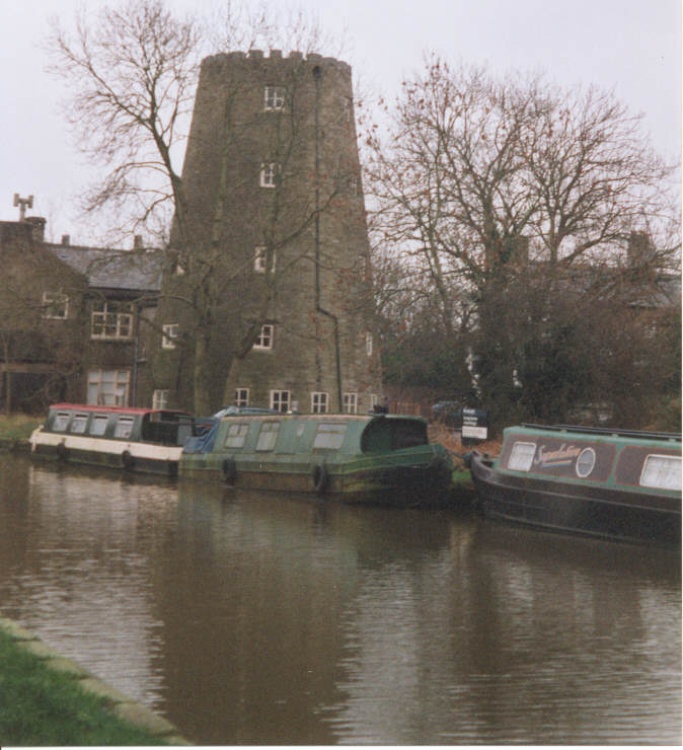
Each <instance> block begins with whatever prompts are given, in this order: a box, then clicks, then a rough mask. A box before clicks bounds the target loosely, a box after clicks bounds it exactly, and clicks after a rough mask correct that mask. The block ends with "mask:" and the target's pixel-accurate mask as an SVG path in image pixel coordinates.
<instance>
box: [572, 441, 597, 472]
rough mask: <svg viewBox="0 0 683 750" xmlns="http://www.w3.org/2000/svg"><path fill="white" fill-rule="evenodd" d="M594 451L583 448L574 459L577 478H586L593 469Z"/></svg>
mask: <svg viewBox="0 0 683 750" xmlns="http://www.w3.org/2000/svg"><path fill="white" fill-rule="evenodd" d="M595 459H596V456H595V451H594V450H593V449H592V448H584V449H583V450H582V451H581V453H579V457H578V458H577V459H576V474H577V476H579V477H582V478H584V477H587V476H589V475H590V473H591V472H592V471H593V469H594V468H595Z"/></svg>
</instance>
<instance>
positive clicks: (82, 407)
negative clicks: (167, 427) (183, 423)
mask: <svg viewBox="0 0 683 750" xmlns="http://www.w3.org/2000/svg"><path fill="white" fill-rule="evenodd" d="M50 411H51V412H53V411H78V412H94V411H96V412H97V413H98V414H104V413H107V414H111V413H113V414H133V415H136V414H169V415H171V414H174V415H176V414H178V415H185V416H190V415H189V414H187V412H184V411H180V410H177V409H146V408H144V407H141V406H98V405H97V404H71V403H66V402H65V403H59V404H52V405H51V406H50Z"/></svg>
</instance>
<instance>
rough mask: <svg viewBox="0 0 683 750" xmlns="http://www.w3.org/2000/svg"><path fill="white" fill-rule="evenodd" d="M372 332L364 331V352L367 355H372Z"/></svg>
mask: <svg viewBox="0 0 683 750" xmlns="http://www.w3.org/2000/svg"><path fill="white" fill-rule="evenodd" d="M372 344H373V341H372V334H371V333H366V334H365V353H366V354H367V355H368V357H372Z"/></svg>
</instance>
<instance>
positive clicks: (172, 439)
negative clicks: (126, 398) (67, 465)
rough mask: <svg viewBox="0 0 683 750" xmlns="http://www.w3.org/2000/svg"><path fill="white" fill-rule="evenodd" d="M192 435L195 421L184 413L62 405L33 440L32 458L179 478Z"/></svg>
mask: <svg viewBox="0 0 683 750" xmlns="http://www.w3.org/2000/svg"><path fill="white" fill-rule="evenodd" d="M194 431H195V428H194V420H193V418H192V416H191V415H189V414H186V413H185V412H182V411H172V410H165V409H142V408H128V407H118V406H92V405H87V404H68V403H60V404H53V405H52V406H51V407H50V409H49V412H48V415H47V419H46V420H45V424H43V425H42V426H41V427H39V428H38V429H36V430H34V432H33V434H32V435H31V438H30V443H31V454H32V455H33V456H35V457H39V458H43V457H44V458H53V459H56V460H59V461H62V462H74V463H82V464H92V465H96V466H110V467H114V468H119V469H125V470H127V471H139V472H150V473H156V474H165V475H167V476H177V474H178V461H179V460H180V455H181V453H182V451H183V445H184V444H185V441H186V440H187V439H188V438H190V437H192V436H193V434H194Z"/></svg>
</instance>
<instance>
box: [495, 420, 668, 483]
mask: <svg viewBox="0 0 683 750" xmlns="http://www.w3.org/2000/svg"><path fill="white" fill-rule="evenodd" d="M496 466H497V469H498V470H500V471H503V472H509V473H513V474H526V475H529V476H533V475H535V476H536V477H539V478H540V477H542V478H544V479H554V480H557V481H563V482H582V483H587V482H589V483H592V484H604V485H609V486H613V487H630V488H638V489H642V490H643V491H645V490H647V489H650V490H654V489H658V490H666V491H671V492H680V491H681V436H680V435H677V434H669V433H655V432H645V431H635V430H622V431H619V430H611V429H609V428H583V427H570V426H563V425H559V426H553V427H545V426H541V425H520V426H518V427H508V428H506V429H505V430H504V431H503V445H502V447H501V451H500V455H499V456H498V459H497V461H496Z"/></svg>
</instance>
